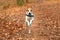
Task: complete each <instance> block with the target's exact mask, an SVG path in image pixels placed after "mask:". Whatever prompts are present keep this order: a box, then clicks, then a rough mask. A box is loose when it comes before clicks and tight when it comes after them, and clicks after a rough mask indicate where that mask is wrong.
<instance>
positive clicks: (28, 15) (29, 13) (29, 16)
mask: <svg viewBox="0 0 60 40" xmlns="http://www.w3.org/2000/svg"><path fill="white" fill-rule="evenodd" d="M33 21H34V14H33V13H32V9H31V8H28V9H27V11H26V17H25V22H26V24H27V26H28V32H29V33H31V32H30V27H31V24H32V23H33Z"/></svg>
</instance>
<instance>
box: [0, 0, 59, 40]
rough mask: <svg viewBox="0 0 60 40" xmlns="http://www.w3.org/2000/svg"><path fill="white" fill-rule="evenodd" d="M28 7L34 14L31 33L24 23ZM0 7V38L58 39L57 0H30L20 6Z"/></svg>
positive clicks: (4, 39)
mask: <svg viewBox="0 0 60 40" xmlns="http://www.w3.org/2000/svg"><path fill="white" fill-rule="evenodd" d="M15 1H16V0H15ZM9 2H10V1H9ZM11 2H13V1H11ZM0 3H1V4H2V3H3V0H2V1H0ZM1 4H0V5H1ZM11 5H12V4H11ZM11 5H10V6H11ZM6 7H8V6H6ZM29 7H31V8H32V10H33V13H34V15H35V20H34V22H33V24H32V26H31V34H28V30H27V26H26V24H25V12H26V9H27V8H29ZM0 8H1V9H0V40H60V11H59V10H60V3H59V0H55V1H54V0H53V1H44V0H43V1H42V2H41V1H40V0H30V2H29V3H25V4H24V5H22V6H16V5H15V6H11V7H9V8H4V7H2V6H0Z"/></svg>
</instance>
